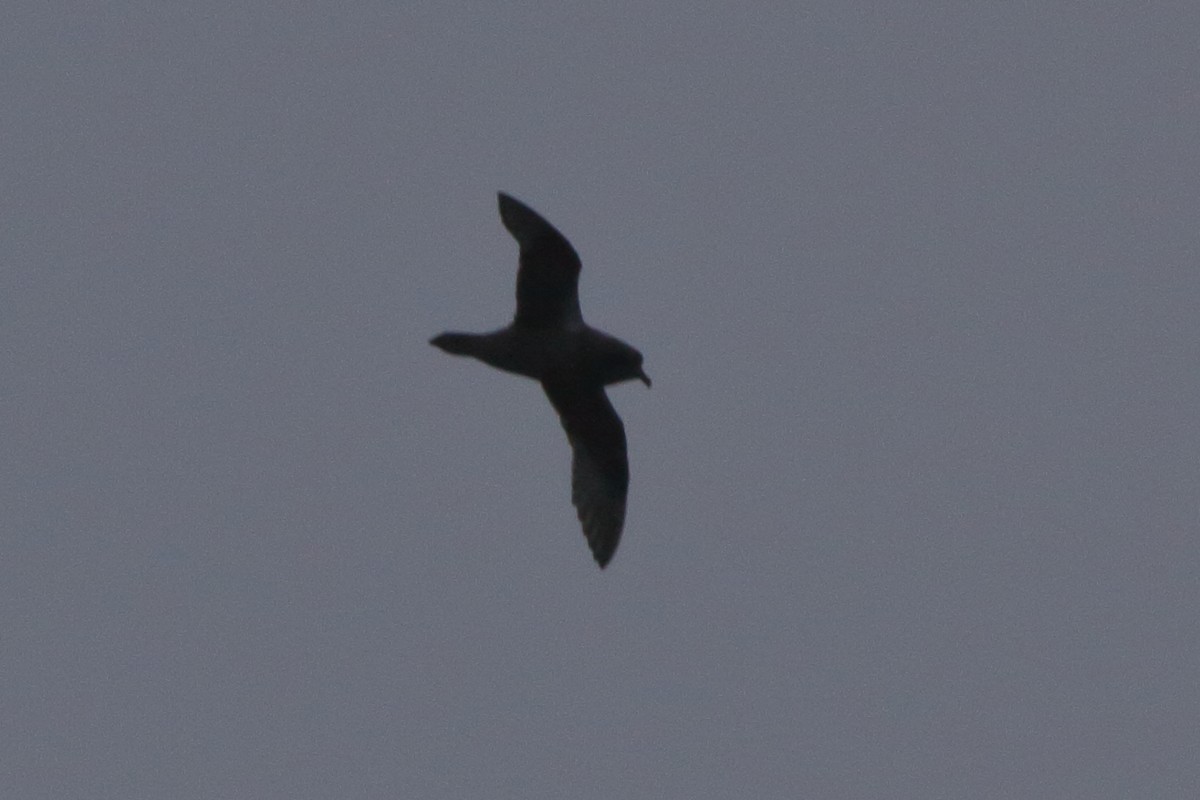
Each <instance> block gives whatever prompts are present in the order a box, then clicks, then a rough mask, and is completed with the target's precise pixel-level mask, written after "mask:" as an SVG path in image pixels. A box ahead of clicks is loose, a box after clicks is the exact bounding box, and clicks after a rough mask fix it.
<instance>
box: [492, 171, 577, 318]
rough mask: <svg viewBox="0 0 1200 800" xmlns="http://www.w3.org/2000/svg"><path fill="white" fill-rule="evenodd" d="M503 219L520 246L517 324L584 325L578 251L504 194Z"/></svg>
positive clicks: (526, 209)
mask: <svg viewBox="0 0 1200 800" xmlns="http://www.w3.org/2000/svg"><path fill="white" fill-rule="evenodd" d="M500 220H501V221H502V222H503V223H504V227H506V228H508V232H509V233H511V234H512V235H513V238H514V239H516V240H517V244H519V245H520V246H521V266H520V269H518V270H517V316H516V322H517V324H519V325H528V326H530V327H537V328H547V327H562V326H564V325H567V324H572V323H574V324H581V323H582V322H583V315H582V314H581V313H580V311H579V269H580V263H579V256H578V255H577V254H576V253H575V248H574V247H571V243H570V242H568V241H567V238H566V237H565V236H563V235H562V234H561V233H559V232H558V231H557V230H556V229H555V227H554V226H553V225H551V224H550V223H549V222H547V221H546V220H544V219H542V217H541V216H540V215H539V214H538V213H537V212H536V211H534V210H533V209H532V208H530V207H529V206H527V205H525V204H524V203H522V202H520V201H519V200H514V199H513V198H511V197H509V196H508V195H506V194H504V193H503V192H501V193H500Z"/></svg>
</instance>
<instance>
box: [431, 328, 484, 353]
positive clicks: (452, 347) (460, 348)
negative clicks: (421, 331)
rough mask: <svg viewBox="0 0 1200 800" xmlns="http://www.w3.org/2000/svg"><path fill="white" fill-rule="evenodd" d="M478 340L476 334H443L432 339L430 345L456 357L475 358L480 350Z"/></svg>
mask: <svg viewBox="0 0 1200 800" xmlns="http://www.w3.org/2000/svg"><path fill="white" fill-rule="evenodd" d="M478 338H479V336H478V335H477V334H474V333H443V334H441V335H439V336H435V337H433V338H432V339H430V340H429V343H430V344H431V345H433V346H434V347H436V348H438V349H441V350H445V351H446V352H447V353H451V354H453V355H456V356H473V355H475V354H476V353H477V352H478V350H479V348H478V347H477V345H476V340H478Z"/></svg>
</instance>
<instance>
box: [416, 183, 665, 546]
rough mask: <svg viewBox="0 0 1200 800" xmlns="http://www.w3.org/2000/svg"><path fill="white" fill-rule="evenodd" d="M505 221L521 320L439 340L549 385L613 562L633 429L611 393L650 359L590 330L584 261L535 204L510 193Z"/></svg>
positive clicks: (587, 512)
mask: <svg viewBox="0 0 1200 800" xmlns="http://www.w3.org/2000/svg"><path fill="white" fill-rule="evenodd" d="M500 220H501V221H502V222H503V223H504V227H506V228H508V232H509V233H511V234H512V235H513V238H515V239H516V240H517V244H518V245H520V249H521V256H520V267H519V268H518V270H517V313H516V316H515V317H513V321H512V324H510V325H509V326H508V327H506V328H501V329H500V330H497V331H492V332H491V333H443V334H441V335H440V336H435V337H434V338H433V339H431V340H430V341H429V343H430V344H432V345H434V346H435V347H439V348H441V349H442V350H445V351H446V352H447V353H453V354H454V355H460V356H471V357H473V358H477V359H479V360H480V361H482V362H484V363H485V364H489V365H491V366H493V367H496V368H497V369H502V370H505V371H506V372H515V373H516V374H518V375H524V376H526V377H529V378H533V379H534V380H536V381H540V382H541V384H542V389H544V390H545V392H546V396H547V397H548V398H550V404H551V405H553V406H554V410H555V411H557V412H558V416H559V419H560V420H561V421H562V426H563V428H564V429H565V430H566V432H567V439H568V440H569V441H570V443H571V452H572V458H571V502H572V503H574V505H575V510H576V512H577V514H578V516H579V521H580V523H581V524H582V525H583V535H584V536H585V537H587V542H588V546H589V547H591V549H592V555H593V556H594V557H595V559H596V563H597V564H599V565H600V566H601V567H604V566H605V565H606V564H608V562H609V560H610V559H611V558H612V557H613V553H614V552H616V549H617V543H618V542H619V541H620V539H621V529H622V527H624V525H625V496H626V494H627V492H628V490H629V457H628V455H627V451H626V445H625V426H624V425H622V424H621V418H620V417H618V416H617V412H616V411H615V410H613V407H612V403H610V402H609V400H608V396H607V395H606V394H605V393H604V387H605V386H607V385H609V384H611V383H620V382H621V381H628V380H633V379H635V378H636V379H637V380H640V381H642V382H643V383H645V384H646V385H647V386H649V385H650V378H648V377H647V376H646V373H645V372H643V371H642V354H641V353H639V352H638V351H637V350H635V349H634V348H632V347H630V346H629V345H627V344H625V343H624V342H622V341H621V340H619V339H616V338H614V337H612V336H609V335H608V334H606V333H603V332H601V331H598V330H596V329H595V328H590V327H588V326H587V325H586V324H585V323H584V321H583V314H582V313H580V311H579V270H580V267H581V265H580V263H579V256H578V255H577V254H576V253H575V248H574V247H572V246H571V243H570V242H568V241H567V239H566V237H565V236H563V235H562V234H561V233H559V232H558V230H557V229H555V227H554V226H553V225H551V224H550V223H549V222H547V221H546V220H544V219H542V217H541V216H540V215H539V214H538V213H537V212H536V211H534V210H533V209H532V208H530V207H529V206H527V205H525V204H524V203H521V202H519V201H517V200H514V199H513V198H512V197H509V196H508V195H506V194H504V193H503V192H501V193H500Z"/></svg>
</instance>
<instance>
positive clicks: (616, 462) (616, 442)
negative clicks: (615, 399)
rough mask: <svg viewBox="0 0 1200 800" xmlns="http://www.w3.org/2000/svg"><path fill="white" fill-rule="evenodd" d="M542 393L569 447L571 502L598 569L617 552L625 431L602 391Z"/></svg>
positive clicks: (558, 388)
mask: <svg viewBox="0 0 1200 800" xmlns="http://www.w3.org/2000/svg"><path fill="white" fill-rule="evenodd" d="M542 388H544V389H545V390H546V396H547V397H549V398H550V402H551V404H553V406H554V410H555V411H557V412H558V416H559V418H560V419H561V420H562V425H563V428H564V429H565V430H566V432H567V439H568V440H569V441H570V442H571V451H572V457H571V502H572V503H574V505H575V510H576V513H577V514H578V516H579V522H580V523H581V524H582V525H583V535H584V536H585V537H587V541H588V546H589V547H591V549H592V556H593V557H594V558H595V559H596V563H597V564H599V565H600V566H601V567H603V566H605V565H606V564H608V562H609V560H610V559H611V558H612V556H613V553H614V552H616V550H617V543H618V542H619V541H620V540H621V529H622V527H624V525H625V497H626V495H627V493H628V491H629V457H628V454H627V450H626V445H625V426H624V425H622V424H621V418H620V417H618V416H617V412H616V411H615V410H614V409H613V407H612V403H610V402H609V401H608V396H607V395H606V394H605V393H604V389H603V388H601V387H595V388H586V389H580V388H579V387H576V386H566V385H555V384H554V383H553V382H549V381H544V382H543V383H542Z"/></svg>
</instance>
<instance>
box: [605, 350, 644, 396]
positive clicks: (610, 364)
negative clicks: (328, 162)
mask: <svg viewBox="0 0 1200 800" xmlns="http://www.w3.org/2000/svg"><path fill="white" fill-rule="evenodd" d="M600 370H601V376H600V379H601V382H602V383H603V384H604V385H605V386H607V385H609V384H610V383H621V382H622V381H632V380H639V381H641V382H642V383H644V384H646V386H649V385H650V376H649V375H647V374H646V371H645V370H644V369H642V354H641V353H639V352H638V351H637V350H635V349H634V348H632V347H630V346H629V345H627V344H625V343H624V342H621V341H617V340H615V339H614V340H612V344H611V345H610V346H609V347H607V348H605V352H604V354H603V355H602V356H601V358H600Z"/></svg>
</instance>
